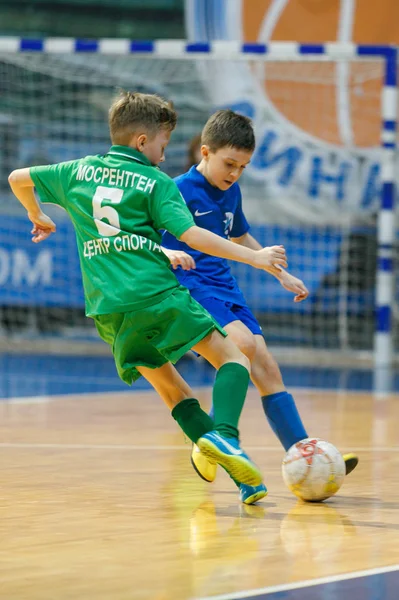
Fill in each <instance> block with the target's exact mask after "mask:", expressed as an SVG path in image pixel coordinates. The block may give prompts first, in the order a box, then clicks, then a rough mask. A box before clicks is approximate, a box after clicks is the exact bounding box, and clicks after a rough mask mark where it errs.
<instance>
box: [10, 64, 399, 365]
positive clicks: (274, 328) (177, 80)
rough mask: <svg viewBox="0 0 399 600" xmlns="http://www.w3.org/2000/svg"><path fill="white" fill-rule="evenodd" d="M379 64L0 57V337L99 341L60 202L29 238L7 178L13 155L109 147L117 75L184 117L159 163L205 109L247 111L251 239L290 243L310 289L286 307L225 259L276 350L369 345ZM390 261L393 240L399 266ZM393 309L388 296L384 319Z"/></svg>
mask: <svg viewBox="0 0 399 600" xmlns="http://www.w3.org/2000/svg"><path fill="white" fill-rule="evenodd" d="M381 75H382V66H381V64H380V63H379V62H376V61H373V62H360V61H353V62H345V63H343V62H340V63H338V62H337V63H334V62H332V63H321V62H316V61H309V60H306V61H304V62H289V61H275V62H267V63H263V62H256V61H254V62H247V63H246V62H243V61H220V60H196V59H192V60H186V59H184V60H178V59H174V60H171V59H160V58H155V57H149V58H143V57H134V56H113V55H110V56H104V55H102V56H98V55H78V54H77V55H46V54H44V55H43V54H40V55H35V54H29V53H23V54H5V53H3V54H0V170H1V177H0V186H1V188H0V212H1V214H2V223H1V225H0V231H1V238H2V247H1V248H0V284H1V289H2V292H1V293H0V327H1V328H2V330H3V333H4V336H3V339H4V340H5V344H6V345H8V346H9V345H10V344H13V343H16V344H18V340H21V339H23V340H25V341H26V340H31V342H32V351H34V350H35V349H42V348H44V347H50V346H51V344H52V343H54V340H56V341H57V348H58V349H60V348H62V347H63V346H62V345H63V344H64V345H65V347H68V351H73V352H77V353H79V352H87V351H89V352H92V353H96V352H101V351H102V350H101V348H102V345H101V344H100V345H99V346H98V347H97V344H96V342H95V341H94V340H96V339H97V338H96V335H95V332H94V329H93V326H92V322H91V320H90V319H85V317H84V309H83V295H82V289H81V282H80V275H79V267H78V260H77V252H76V249H75V240H74V235H73V231H72V229H71V226H70V225H69V223H68V221H67V218H66V215H65V214H64V213H63V212H62V211H60V210H59V209H57V208H53V207H51V208H50V213H51V216H53V217H54V218H55V219H56V221H57V224H58V232H57V235H55V236H53V237H52V238H50V239H49V240H48V241H47V242H46V243H45V244H40V245H39V246H33V245H32V244H31V243H30V236H29V229H30V228H29V223H28V222H27V221H26V220H25V218H24V215H23V212H22V211H21V208H20V206H19V203H18V202H16V201H15V200H14V199H13V198H12V195H11V193H10V190H9V188H8V185H7V175H8V173H9V172H10V171H11V170H12V169H15V168H17V167H22V166H26V165H35V164H48V163H53V162H59V161H64V160H70V159H74V158H79V157H81V156H84V155H87V154H97V153H104V152H106V151H107V149H108V147H109V138H108V128H107V110H108V107H109V104H110V102H111V99H112V98H113V96H114V95H115V93H117V91H118V89H120V88H124V89H134V90H137V91H143V92H148V93H158V94H160V95H162V96H163V97H165V98H168V99H170V100H172V101H173V103H174V105H175V107H176V109H177V111H178V115H179V122H178V127H177V129H176V131H175V132H174V134H173V136H172V141H171V144H170V146H169V147H168V150H167V155H166V159H167V160H166V163H165V164H164V165H163V166H162V168H163V169H164V170H165V171H166V172H167V173H168V174H169V175H171V176H176V175H178V174H180V173H182V172H184V171H185V170H186V168H187V160H188V159H187V147H188V144H189V141H190V140H191V138H192V137H193V136H194V135H196V134H198V133H199V132H200V131H201V128H202V127H203V125H204V123H205V122H206V120H207V118H208V116H209V115H210V114H211V113H212V112H213V111H214V110H215V108H217V107H220V106H227V105H229V106H232V107H233V108H235V109H238V110H242V111H243V112H246V113H247V114H249V115H250V116H251V117H252V118H253V121H254V125H255V129H256V134H257V148H256V151H255V154H254V157H253V160H252V162H251V165H250V167H249V168H248V169H247V172H246V173H245V175H244V176H243V178H242V180H241V181H242V185H241V188H242V192H243V206H244V212H245V214H246V216H247V219H248V220H249V222H250V223H251V225H252V233H253V235H254V236H255V237H256V238H257V239H259V241H260V242H261V243H262V244H264V245H271V244H275V243H282V244H284V245H285V246H286V249H287V253H288V257H289V269H290V271H291V272H292V273H293V274H294V275H297V276H298V277H300V278H301V279H303V281H304V282H305V283H306V285H307V286H308V288H309V290H310V298H309V299H308V300H307V301H306V302H304V303H301V304H294V303H293V298H292V295H291V294H290V293H289V292H287V291H286V290H284V289H283V288H282V287H281V286H280V285H279V283H278V282H276V281H275V280H273V279H272V278H271V277H270V276H268V275H267V274H263V273H260V272H258V271H256V270H254V269H251V268H249V267H246V266H244V265H240V264H234V265H233V267H232V268H233V272H234V274H235V276H236V277H237V279H238V281H239V284H240V285H241V287H242V289H243V291H244V294H245V296H246V298H247V300H248V303H249V305H250V307H251V308H252V309H253V310H254V312H255V314H256V316H257V317H258V318H259V320H260V321H261V323H262V325H263V326H264V332H265V336H266V339H267V340H268V342H269V344H270V345H271V346H276V347H277V346H278V347H283V348H284V352H283V358H285V359H287V360H289V359H290V357H291V358H294V357H295V356H300V357H303V356H304V352H303V351H304V349H305V348H306V350H307V351H309V352H313V353H314V354H313V356H314V357H316V358H317V356H319V355H320V351H321V350H336V351H338V354H339V352H341V351H345V353H346V354H347V353H348V352H349V353H352V356H353V357H356V356H359V352H361V351H365V350H366V351H367V350H370V349H371V348H372V343H373V331H374V291H375V271H376V268H375V265H376V229H375V222H376V219H375V217H376V213H377V210H378V202H379V191H380V185H381V184H380V179H379V174H380V169H381V155H380V151H379V147H378V145H379V137H380V98H381ZM237 99H238V100H237ZM397 259H398V251H397V249H396V251H395V269H396V274H397V273H398V260H397ZM397 281H398V278H397V277H396V282H397ZM398 292H399V288H398ZM397 297H399V294H397ZM397 312H398V311H397V308H396V307H394V314H395V318H396V315H397ZM46 344H47V346H45V345H46ZM49 344H50V346H49ZM88 344H89V345H88ZM87 348H89V350H87Z"/></svg>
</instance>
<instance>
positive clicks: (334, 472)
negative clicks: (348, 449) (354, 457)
mask: <svg viewBox="0 0 399 600" xmlns="http://www.w3.org/2000/svg"><path fill="white" fill-rule="evenodd" d="M282 471H283V479H284V481H285V483H286V485H287V487H288V488H289V489H290V490H291V492H293V493H294V494H295V496H297V497H298V498H301V500H307V501H308V502H320V501H321V500H326V498H329V497H330V496H333V495H334V494H336V493H337V492H338V490H339V488H340V487H341V485H342V484H343V481H344V478H345V461H344V459H343V458H342V454H341V453H340V452H339V450H338V449H337V448H336V447H335V446H333V444H330V443H329V442H326V441H324V440H320V439H318V438H306V439H304V440H301V441H300V442H298V443H297V444H294V445H293V446H291V448H290V449H289V450H288V452H287V454H286V455H285V458H284V460H283V465H282Z"/></svg>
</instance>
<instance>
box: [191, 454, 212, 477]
mask: <svg viewBox="0 0 399 600" xmlns="http://www.w3.org/2000/svg"><path fill="white" fill-rule="evenodd" d="M190 460H191V465H192V467H193V469H194V471H195V472H196V473H197V475H198V477H201V479H202V481H206V482H207V483H213V482H214V481H215V480H214V479H207V478H206V477H204V476H203V475H202V473H201V472H200V471H199V470H198V469H197V466H196V464H195V462H194V460H193V457H192V456H190Z"/></svg>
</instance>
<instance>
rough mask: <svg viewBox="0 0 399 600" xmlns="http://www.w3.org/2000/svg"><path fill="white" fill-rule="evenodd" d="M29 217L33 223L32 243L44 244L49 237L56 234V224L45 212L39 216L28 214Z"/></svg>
mask: <svg viewBox="0 0 399 600" xmlns="http://www.w3.org/2000/svg"><path fill="white" fill-rule="evenodd" d="M28 217H29V219H30V221H32V223H33V229H32V231H31V233H32V234H33V238H32V242H34V243H35V244H38V243H39V242H42V241H43V240H45V239H46V238H48V236H49V235H51V234H52V233H54V232H55V230H56V226H55V223H54V222H53V221H52V220H51V219H50V217H48V216H47V215H45V214H44V213H43V212H40V213H39V214H37V215H32V214H30V213H28Z"/></svg>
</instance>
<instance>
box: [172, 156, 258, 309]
mask: <svg viewBox="0 0 399 600" xmlns="http://www.w3.org/2000/svg"><path fill="white" fill-rule="evenodd" d="M175 182H176V184H177V186H178V188H179V190H180V192H181V194H182V196H183V198H184V200H185V202H186V204H187V206H188V208H189V210H190V212H191V214H192V215H193V217H194V220H195V224H196V225H198V227H203V228H204V229H207V230H208V231H212V232H213V233H216V235H220V237H223V238H225V239H228V238H229V237H240V236H242V235H244V234H245V233H247V231H248V230H249V225H248V222H247V220H246V218H245V216H244V213H243V211H242V206H241V191H240V187H239V185H238V183H234V184H233V185H232V186H231V187H230V188H229V189H228V190H226V191H222V190H219V189H218V188H216V187H214V186H213V185H211V184H210V183H209V182H208V181H207V180H206V179H205V177H204V176H203V175H202V174H201V173H200V172H199V171H197V169H196V168H195V167H192V168H191V169H190V170H189V171H188V172H187V173H185V174H184V175H180V176H179V177H176V179H175ZM162 245H163V246H164V247H165V248H170V249H172V250H184V252H187V253H188V254H190V255H191V256H192V257H193V258H194V260H195V262H196V264H197V268H196V269H192V270H191V271H183V269H182V268H181V267H178V268H177V269H176V271H175V274H176V277H177V278H178V280H179V282H180V283H181V284H182V285H184V286H185V287H187V288H188V289H189V290H190V292H191V295H192V296H193V297H194V298H195V299H196V300H198V301H200V300H201V299H202V298H220V299H221V300H227V301H229V302H232V303H234V304H239V305H242V306H243V305H245V304H246V301H245V298H244V296H243V295H242V292H241V290H240V288H239V287H238V284H237V281H236V280H235V278H234V277H233V275H232V274H231V271H230V266H229V263H228V262H227V260H225V259H223V258H216V257H215V256H209V254H203V253H202V252H199V251H198V250H193V249H192V248H189V246H187V245H186V244H184V243H183V242H180V241H179V240H177V239H176V238H175V237H173V236H172V235H171V234H170V233H169V232H165V234H164V236H163V239H162Z"/></svg>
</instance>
